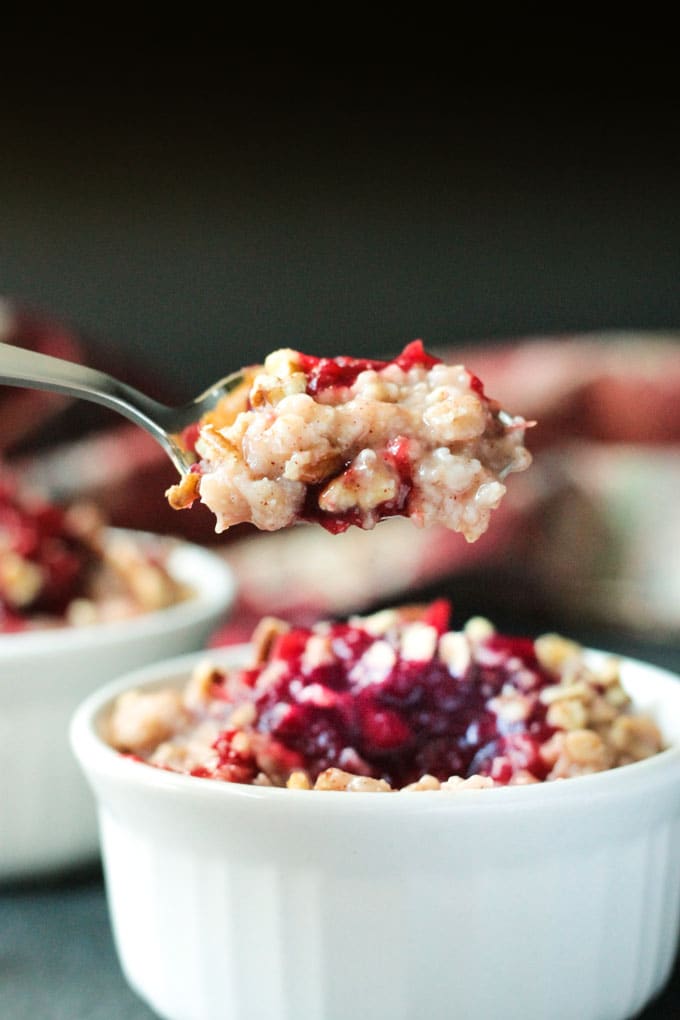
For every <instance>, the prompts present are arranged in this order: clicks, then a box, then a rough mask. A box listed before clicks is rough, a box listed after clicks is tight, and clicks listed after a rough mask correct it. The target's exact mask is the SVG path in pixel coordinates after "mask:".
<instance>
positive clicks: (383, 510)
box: [167, 341, 531, 542]
mask: <svg viewBox="0 0 680 1020" xmlns="http://www.w3.org/2000/svg"><path fill="white" fill-rule="evenodd" d="M526 426H527V422H525V421H524V419H522V418H519V417H511V416H510V415H508V414H506V413H505V412H504V411H502V410H501V409H500V407H499V406H498V404H496V403H495V402H494V401H493V400H490V399H489V398H487V397H486V395H485V394H484V389H483V386H482V384H481V382H480V381H479V380H478V379H477V378H476V377H475V376H473V375H472V374H471V373H470V372H469V371H468V370H467V369H466V368H464V367H463V366H462V365H447V364H444V363H443V362H442V361H440V360H439V359H438V358H434V357H432V356H430V355H429V354H427V353H426V352H425V351H424V349H423V346H422V343H421V342H420V341H414V342H413V343H411V344H409V345H408V346H407V347H406V348H405V349H404V351H403V352H402V353H401V354H400V355H399V356H398V357H397V358H395V359H394V360H393V361H390V362H385V361H372V360H366V359H358V358H349V357H338V358H317V357H312V356H310V355H306V354H301V353H300V352H299V351H294V350H279V351H275V352H274V353H272V354H270V355H269V356H268V357H267V359H266V360H265V363H264V365H263V366H261V367H256V368H251V369H249V370H248V371H247V372H246V373H245V381H244V383H243V385H242V386H241V387H240V389H238V390H237V391H235V392H234V393H231V394H230V395H229V396H227V397H225V398H224V400H223V402H222V403H221V404H220V405H218V407H217V409H216V410H215V411H214V412H213V413H211V414H209V415H207V416H206V417H205V418H204V419H202V421H201V422H200V423H199V424H198V425H197V426H195V427H194V426H192V427H191V428H190V429H189V430H187V431H186V432H185V434H184V442H185V444H186V445H187V446H189V447H190V448H192V449H194V450H195V452H196V454H197V457H198V458H199V459H198V461H197V463H196V465H195V466H194V470H192V472H190V473H189V474H188V475H186V476H185V477H184V479H183V480H182V482H181V483H180V484H178V485H175V486H173V487H172V488H170V489H169V490H168V493H167V495H168V499H169V501H170V503H171V505H172V506H174V507H175V508H183V507H187V506H190V505H191V504H192V503H193V502H194V501H195V500H196V499H198V498H200V499H201V500H202V501H203V503H205V504H206V505H207V506H208V507H209V508H210V510H212V512H213V513H214V514H215V517H216V530H217V531H224V530H226V529H227V528H230V527H232V526H233V525H235V524H242V523H251V524H254V525H255V526H256V527H257V528H259V529H261V530H264V531H276V530H278V529H280V528H285V527H288V526H290V525H292V524H294V523H296V522H298V521H307V522H309V521H313V522H317V523H319V524H321V525H322V526H323V527H325V528H327V529H328V530H329V531H332V532H336V533H337V532H340V531H344V530H345V529H347V528H348V527H350V526H351V525H356V526H358V527H361V528H366V529H370V528H372V527H374V525H375V524H376V523H377V522H378V521H380V520H382V519H383V518H385V517H392V516H397V515H399V516H404V517H408V518H410V519H411V520H412V521H413V522H414V523H415V524H416V525H418V526H420V527H427V526H430V525H434V524H442V525H444V526H446V527H448V528H450V529H452V530H454V531H458V532H461V533H462V534H463V535H464V536H465V538H466V539H467V540H468V541H471V542H472V541H474V540H475V539H477V538H478V537H479V536H480V535H481V534H482V533H483V532H484V531H485V530H486V528H487V527H488V523H489V517H490V514H491V511H492V510H494V509H495V508H496V507H497V506H498V505H499V503H500V501H501V499H502V497H503V495H504V494H505V485H504V483H503V479H504V478H505V477H506V475H508V474H509V473H510V472H513V471H522V470H524V469H525V468H526V467H528V465H529V463H530V461H531V457H530V455H529V453H528V451H527V450H526V448H525V447H524V430H525V428H526Z"/></svg>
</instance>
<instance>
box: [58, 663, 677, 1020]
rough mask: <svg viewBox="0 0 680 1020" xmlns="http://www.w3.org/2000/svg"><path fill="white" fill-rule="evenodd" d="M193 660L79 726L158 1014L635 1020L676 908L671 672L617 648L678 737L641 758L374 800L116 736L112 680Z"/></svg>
mask: <svg viewBox="0 0 680 1020" xmlns="http://www.w3.org/2000/svg"><path fill="white" fill-rule="evenodd" d="M591 654H592V655H596V654H597V653H591ZM243 655H244V650H243V649H231V650H225V651H222V652H220V653H217V652H214V653H211V656H213V657H214V658H216V659H217V660H218V661H220V662H222V663H224V664H234V663H236V662H242V661H243ZM199 658H200V657H199ZM195 661H196V657H191V658H189V659H187V658H186V657H185V658H183V659H181V660H176V661H174V662H166V663H164V664H160V665H157V666H155V667H153V668H151V669H146V670H143V671H141V672H137V673H135V674H133V675H129V676H127V677H125V678H123V679H122V680H120V681H119V682H117V683H114V684H111V685H109V686H108V687H106V688H105V689H103V690H102V691H99V692H98V693H96V694H95V695H92V696H91V697H90V698H89V699H88V700H87V701H86V702H85V703H84V704H83V705H82V706H81V707H80V709H79V710H78V712H77V713H76V715H75V717H74V721H73V724H72V728H71V740H72V745H73V748H74V750H75V753H76V755H77V757H78V758H79V760H80V763H81V765H82V767H83V769H84V771H85V773H86V775H87V777H88V779H89V781H90V784H91V786H92V788H93V790H94V792H95V795H96V799H97V802H98V805H99V817H100V826H101V839H102V849H103V858H104V866H105V873H106V880H107V887H108V896H109V903H110V909H111V918H112V923H113V929H114V934H115V938H116V944H117V947H118V952H119V956H120V960H121V964H122V967H123V970H124V972H125V974H126V976H127V979H128V981H129V983H130V984H131V986H132V987H133V988H134V989H135V990H136V991H137V992H138V993H139V994H140V995H141V996H142V997H143V998H144V999H145V1000H146V1001H147V1002H148V1003H149V1004H150V1005H151V1006H152V1007H153V1009H155V1010H156V1011H157V1012H158V1014H159V1015H160V1016H161V1017H164V1018H166V1020H320V1018H323V1020H347V1018H348V1017H356V1018H357V1020H368V1018H373V1017H375V1018H380V1020H382V1018H387V1017H389V1018H390V1020H421V1018H427V1020H450V1018H451V1017H461V1018H465V1020H498V1018H499V1017H503V1020H546V1018H548V1017H549V1018H550V1020H574V1018H578V1020H625V1018H628V1017H630V1016H632V1015H634V1014H635V1013H636V1012H637V1011H638V1010H639V1009H641V1008H642V1006H643V1005H644V1004H645V1003H646V1002H648V1001H649V999H650V998H651V997H652V996H654V995H655V994H656V993H657V992H659V991H660V989H661V988H662V986H663V985H664V983H665V982H666V980H667V978H668V975H669V973H670V968H671V966H672V963H673V959H674V956H675V951H676V946H677V938H678V923H679V918H680V683H678V681H677V679H676V678H675V677H673V676H672V675H671V674H669V673H666V672H664V671H663V670H660V669H656V668H654V667H652V666H647V665H644V664H642V663H638V662H635V661H633V660H623V664H622V680H623V683H624V686H625V687H626V688H627V689H628V691H629V692H630V694H631V695H632V697H633V699H634V701H635V703H636V705H637V707H638V708H639V709H640V710H642V711H645V712H649V713H650V714H652V715H653V716H654V717H655V718H656V719H657V721H658V723H659V724H660V726H661V728H662V731H663V733H664V736H665V738H666V740H667V742H668V743H669V744H670V745H671V746H670V747H669V749H668V750H665V751H663V752H661V753H660V754H658V755H656V756H654V757H652V758H649V759H647V760H645V761H641V762H637V763H635V764H632V765H626V766H623V767H621V768H618V769H613V770H611V771H609V772H602V773H598V774H595V775H589V776H582V777H579V778H572V779H567V780H563V781H558V782H553V783H544V784H539V785H530V786H524V787H505V788H498V789H491V790H468V791H465V792H459V793H453V794H451V793H449V794H446V793H442V792H421V793H413V794H411V793H391V794H378V795H376V794H372V793H333V792H320V791H302V790H287V789H273V788H266V787H253V786H240V785H236V784H228V783H221V782H218V781H215V780H208V779H199V778H194V777H191V776H183V775H177V774H174V773H171V772H167V771H164V770H161V769H156V768H153V767H150V766H148V765H145V764H142V763H139V762H136V761H133V760H130V759H129V758H127V757H124V756H122V755H119V754H117V753H116V752H115V751H113V750H112V749H111V748H110V747H109V746H108V745H107V744H106V743H105V742H104V740H103V739H102V737H101V731H102V725H103V721H104V719H105V717H106V714H107V713H108V712H109V711H110V709H111V705H112V702H113V700H114V699H115V697H116V696H117V695H118V694H120V693H121V692H122V691H124V690H128V689H131V688H138V687H146V686H157V685H159V684H166V683H176V684H180V683H182V682H183V681H185V680H186V677H187V675H188V672H189V670H190V667H191V666H192V664H193V663H195Z"/></svg>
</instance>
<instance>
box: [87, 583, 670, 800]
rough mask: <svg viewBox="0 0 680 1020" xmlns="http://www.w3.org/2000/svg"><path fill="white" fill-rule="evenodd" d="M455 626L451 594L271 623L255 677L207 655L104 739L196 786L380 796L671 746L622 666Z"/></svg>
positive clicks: (259, 638) (130, 709) (551, 643)
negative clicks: (623, 676) (341, 618)
mask: <svg viewBox="0 0 680 1020" xmlns="http://www.w3.org/2000/svg"><path fill="white" fill-rule="evenodd" d="M448 617H449V607H448V603H446V602H445V601H443V600H442V601H437V602H434V603H432V604H431V605H429V606H425V607H418V606H415V607H403V608H401V609H390V610H385V611H382V612H379V613H376V614H374V615H372V616H367V617H355V618H351V619H350V620H349V621H347V622H342V623H330V622H322V623H319V624H317V625H315V626H314V627H312V628H308V629H295V628H291V627H289V626H287V625H286V624H284V623H282V622H281V621H278V620H275V619H273V618H270V619H266V620H264V621H262V623H261V624H260V625H259V626H258V628H257V629H256V631H255V633H254V635H253V641H252V661H251V662H250V663H249V664H248V665H247V666H246V667H244V668H242V669H231V670H229V671H225V670H222V669H220V668H218V667H217V666H215V665H214V664H213V663H211V662H210V660H209V658H206V660H205V661H204V662H203V663H202V664H201V665H199V666H198V667H197V668H196V669H195V671H194V672H193V675H192V676H191V678H190V679H189V681H188V683H187V684H186V686H185V687H184V689H183V690H180V689H177V688H173V687H167V688H162V689H158V690H151V691H129V692H127V693H125V694H123V695H122V696H121V697H120V698H119V699H118V701H117V702H116V704H115V706H114V709H113V711H112V714H111V717H110V719H109V723H108V733H107V738H108V740H109V742H110V743H111V745H112V746H113V747H115V748H116V749H118V750H119V751H121V752H123V753H125V754H129V755H132V756H135V757H137V758H139V759H141V760H142V761H144V762H147V763H148V764H150V765H154V766H157V767H159V768H163V769H169V770H171V771H175V772H180V773H185V774H189V775H192V776H198V777H204V778H211V779H216V780H221V781H223V782H234V783H246V784H255V785H265V786H283V787H288V788H292V789H305V790H307V789H315V790H348V791H375V792H382V791H391V790H401V791H403V792H418V791H427V790H444V791H456V790H459V789H469V788H473V789H474V788H484V787H493V786H500V785H509V784H510V785H519V784H528V783H540V782H549V781H554V780H559V779H567V778H570V777H574V776H581V775H585V774H588V773H592V772H601V771H603V770H606V769H611V768H616V767H618V766H621V765H625V764H627V763H630V762H634V761H638V760H640V759H643V758H647V757H649V756H651V755H653V754H656V753H657V752H658V751H660V750H661V749H662V738H661V734H660V732H659V730H658V728H657V726H656V724H655V723H654V722H653V721H652V720H651V719H648V718H646V717H643V716H640V715H637V714H636V713H635V712H634V711H633V709H632V706H631V703H630V699H629V697H628V695H627V694H626V692H625V690H624V688H623V687H622V685H621V682H620V676H619V667H618V663H617V660H616V659H615V658H609V659H605V660H604V661H603V662H601V663H600V664H598V665H593V664H592V663H591V662H590V661H589V659H588V658H587V656H585V655H584V653H583V650H582V649H581V648H580V647H579V645H577V644H575V643H574V642H572V641H570V640H567V639H566V638H563V637H559V636H557V635H553V634H546V635H543V636H541V637H539V638H537V639H536V640H531V639H528V638H518V637H509V636H506V635H502V634H498V633H496V631H495V630H494V628H493V626H492V625H491V623H490V622H489V621H487V620H484V619H481V618H475V619H472V620H470V621H469V622H468V623H467V624H466V626H465V627H464V629H463V630H460V631H455V630H450V629H449V626H448Z"/></svg>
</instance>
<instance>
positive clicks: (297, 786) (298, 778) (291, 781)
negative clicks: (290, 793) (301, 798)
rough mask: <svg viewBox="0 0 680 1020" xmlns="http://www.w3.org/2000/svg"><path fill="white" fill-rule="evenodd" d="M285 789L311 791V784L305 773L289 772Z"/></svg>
mask: <svg viewBox="0 0 680 1020" xmlns="http://www.w3.org/2000/svg"><path fill="white" fill-rule="evenodd" d="M286 787H287V788H288V789H289V790H311V788H312V784H311V783H310V781H309V776H308V775H307V773H306V772H303V771H302V770H300V771H298V772H291V774H290V775H289V776H288V781H287V783H286Z"/></svg>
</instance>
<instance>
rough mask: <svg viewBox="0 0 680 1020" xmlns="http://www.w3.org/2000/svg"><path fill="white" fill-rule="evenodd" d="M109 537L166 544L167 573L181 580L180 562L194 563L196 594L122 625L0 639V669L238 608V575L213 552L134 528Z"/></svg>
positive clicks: (114, 530)
mask: <svg viewBox="0 0 680 1020" xmlns="http://www.w3.org/2000/svg"><path fill="white" fill-rule="evenodd" d="M106 531H107V533H108V534H109V535H111V536H121V535H122V536H126V537H129V538H132V539H134V540H135V541H138V542H141V543H151V542H154V543H157V542H161V543H167V548H168V566H169V569H170V571H171V573H174V575H175V576H176V577H181V578H182V579H183V580H185V578H184V577H183V571H182V569H181V566H180V563H178V562H177V561H181V560H184V559H187V558H191V560H193V561H195V567H196V569H195V570H194V573H193V580H194V581H195V585H196V591H195V593H194V594H193V595H190V596H189V597H188V598H187V599H184V600H183V601H181V602H175V603H173V604H172V605H170V606H166V607H164V608H162V609H154V610H152V611H150V612H143V613H139V614H138V615H136V616H131V617H127V618H126V619H123V620H107V621H102V622H99V623H93V624H88V625H85V626H82V627H72V626H68V625H67V626H63V627H59V626H58V627H45V628H36V629H35V630H24V631H18V632H13V633H10V634H0V665H1V664H3V663H12V664H14V662H15V661H16V660H17V659H21V658H22V657H24V656H34V655H40V654H46V655H51V654H56V653H58V652H66V651H69V650H73V651H78V650H81V649H82V650H84V649H88V648H92V647H94V646H96V645H98V644H100V643H106V645H107V646H109V645H116V644H121V643H123V642H126V641H130V640H133V639H134V638H135V637H141V636H142V635H144V636H152V635H155V634H160V633H163V632H165V631H167V630H172V629H173V628H174V627H179V626H189V625H191V624H193V623H196V622H197V621H199V620H201V619H204V618H205V617H206V616H209V615H211V614H212V613H220V612H224V611H226V610H227V609H228V608H229V606H230V605H232V603H233V602H234V599H235V596H236V591H237V580H236V575H235V573H234V571H233V569H232V568H231V567H230V566H229V564H228V563H227V561H226V559H223V558H222V557H221V556H219V555H218V554H217V553H216V552H215V551H214V550H212V549H209V548H206V547H204V546H200V545H198V544H197V543H194V542H189V541H186V540H185V539H182V538H177V537H175V536H172V535H162V534H157V533H155V532H150V531H141V530H137V529H132V528H107V529H106ZM173 562H174V567H173ZM0 679H1V678H0Z"/></svg>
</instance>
